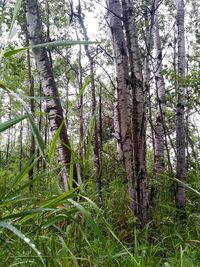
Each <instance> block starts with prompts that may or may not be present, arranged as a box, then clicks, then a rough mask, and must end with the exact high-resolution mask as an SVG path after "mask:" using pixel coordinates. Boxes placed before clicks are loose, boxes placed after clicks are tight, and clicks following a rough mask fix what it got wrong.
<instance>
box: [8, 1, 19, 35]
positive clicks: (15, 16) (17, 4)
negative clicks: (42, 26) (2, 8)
mask: <svg viewBox="0 0 200 267" xmlns="http://www.w3.org/2000/svg"><path fill="white" fill-rule="evenodd" d="M21 4H22V0H17V1H16V4H15V8H14V12H13V17H12V21H11V25H10V31H9V36H8V39H10V38H11V36H12V30H13V26H14V24H15V20H16V18H17V16H18V13H19V10H20V7H21Z"/></svg>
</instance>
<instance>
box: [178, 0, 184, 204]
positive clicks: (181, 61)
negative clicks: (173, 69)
mask: <svg viewBox="0 0 200 267" xmlns="http://www.w3.org/2000/svg"><path fill="white" fill-rule="evenodd" d="M176 10H177V16H176V25H177V30H178V33H177V45H178V73H177V75H178V88H177V108H176V152H177V166H176V177H177V179H179V180H180V181H181V182H185V180H186V156H185V154H186V152H185V148H186V144H185V118H184V113H185V86H184V82H185V68H186V64H185V29H184V20H185V8H184V0H177V1H176ZM175 199H176V206H177V207H178V208H183V207H184V206H185V203H186V196H185V187H184V185H183V184H182V183H177V185H176V195H175Z"/></svg>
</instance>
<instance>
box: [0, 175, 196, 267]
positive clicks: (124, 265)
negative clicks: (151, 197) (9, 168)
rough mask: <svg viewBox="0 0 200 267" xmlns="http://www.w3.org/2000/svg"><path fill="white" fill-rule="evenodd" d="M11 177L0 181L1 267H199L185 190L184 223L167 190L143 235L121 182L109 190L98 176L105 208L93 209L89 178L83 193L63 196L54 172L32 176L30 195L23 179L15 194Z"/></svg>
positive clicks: (112, 182) (114, 181)
mask: <svg viewBox="0 0 200 267" xmlns="http://www.w3.org/2000/svg"><path fill="white" fill-rule="evenodd" d="M0 173H4V170H0ZM9 175H10V179H7V180H6V183H5V175H3V176H1V185H2V186H1V187H2V190H1V202H0V215H1V219H0V248H1V249H0V262H1V265H0V266H50V267H51V266H64V267H68V266H69V267H73V266H74V267H76V266H80V267H84V266H92V267H95V266H97V267H112V266H113V267H115V266H120V267H129V266H130V267H131V266H141V267H143V266H144V267H146V266H149V267H151V266H152V267H155V266H166V267H169V266H173V267H175V266H181V267H188V266H190V267H191V266H195V267H196V266H200V252H199V251H200V250H199V247H200V214H199V210H198V208H199V207H198V206H196V209H195V211H194V207H193V205H192V204H191V201H193V200H194V194H193V193H191V192H188V196H189V198H190V197H191V201H190V199H189V201H188V206H187V209H186V211H185V212H186V216H185V218H186V219H185V220H184V221H183V222H180V221H177V219H176V210H175V209H174V205H173V203H172V201H171V198H170V197H168V198H167V195H168V196H169V192H167V190H166V192H165V193H164V194H163V195H162V196H161V197H160V198H159V203H158V205H157V209H156V211H155V212H154V216H153V221H152V222H151V223H150V224H149V225H147V227H146V228H145V229H143V230H141V229H139V228H138V227H137V222H136V220H135V218H134V217H133V216H132V214H131V211H130V210H129V208H128V199H127V194H126V192H127V188H126V183H125V182H124V181H123V180H122V179H121V178H120V177H116V179H112V180H110V181H109V186H107V185H108V181H107V177H105V176H104V177H103V183H104V185H105V184H106V186H104V189H103V197H104V206H103V207H102V208H101V209H99V208H98V207H97V206H96V205H95V200H96V192H95V189H94V188H95V184H94V181H93V180H92V179H89V180H88V181H87V184H83V186H82V189H81V193H74V192H70V193H63V192H62V191H61V190H60V189H59V184H58V182H56V181H58V177H57V178H56V175H57V172H56V170H54V171H48V172H47V174H46V175H45V174H44V173H40V174H38V176H37V175H36V177H35V181H34V180H33V181H34V182H33V184H34V186H33V192H31V193H30V191H29V183H27V177H26V175H24V177H23V179H21V181H20V183H18V184H17V185H16V186H15V187H14V188H13V190H10V186H11V185H12V184H13V179H14V177H15V175H14V174H13V175H12V174H11V172H10V173H9ZM91 177H92V175H91ZM41 180H42V182H41ZM166 183H167V181H166ZM81 194H82V196H81ZM84 196H87V197H86V198H85V197H84ZM197 198H198V197H197V196H196V198H195V201H196V204H197ZM163 200H165V202H164V203H165V205H163V204H162V203H163ZM1 223H4V224H5V223H7V224H10V225H11V226H12V227H15V229H17V231H18V232H16V231H11V230H10V229H9V228H8V227H5V225H4V224H3V225H1ZM12 230H13V229H12ZM19 233H21V234H23V236H21V237H20V234H19ZM27 239H28V240H30V242H31V244H34V248H35V250H34V249H33V247H32V246H30V244H27V242H25V241H27ZM38 252H40V253H41V254H38ZM40 255H41V256H40ZM41 258H42V260H41ZM42 261H43V262H42Z"/></svg>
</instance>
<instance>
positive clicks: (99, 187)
mask: <svg viewBox="0 0 200 267" xmlns="http://www.w3.org/2000/svg"><path fill="white" fill-rule="evenodd" d="M78 19H79V23H80V26H81V28H82V31H83V36H84V39H85V41H88V40H89V38H88V34H87V30H86V27H85V24H84V21H83V18H82V14H81V4H80V1H79V11H78ZM84 47H85V53H86V56H87V57H88V60H89V63H90V77H91V89H92V115H93V116H95V112H96V86H95V80H94V59H93V57H92V55H91V51H90V50H89V47H88V45H85V46H84ZM94 155H95V165H96V176H97V191H98V201H99V204H100V205H102V181H101V166H100V164H101V163H100V152H99V137H98V125H97V119H96V118H95V128H94Z"/></svg>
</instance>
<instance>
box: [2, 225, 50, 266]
mask: <svg viewBox="0 0 200 267" xmlns="http://www.w3.org/2000/svg"><path fill="white" fill-rule="evenodd" d="M0 227H1V228H4V229H8V230H10V231H11V232H13V233H14V234H15V235H17V236H18V237H19V238H21V239H22V240H23V241H24V242H25V243H26V244H27V245H28V246H29V247H30V248H31V249H32V250H34V252H35V253H36V254H37V255H38V257H39V259H40V261H41V262H42V264H43V266H45V263H44V261H43V258H42V256H41V253H40V251H39V250H38V249H37V248H36V246H35V244H33V243H32V242H31V240H30V239H29V238H27V237H26V236H25V235H24V234H23V233H22V232H20V231H19V230H18V229H17V228H16V227H14V226H13V225H12V224H10V223H7V222H0Z"/></svg>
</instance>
